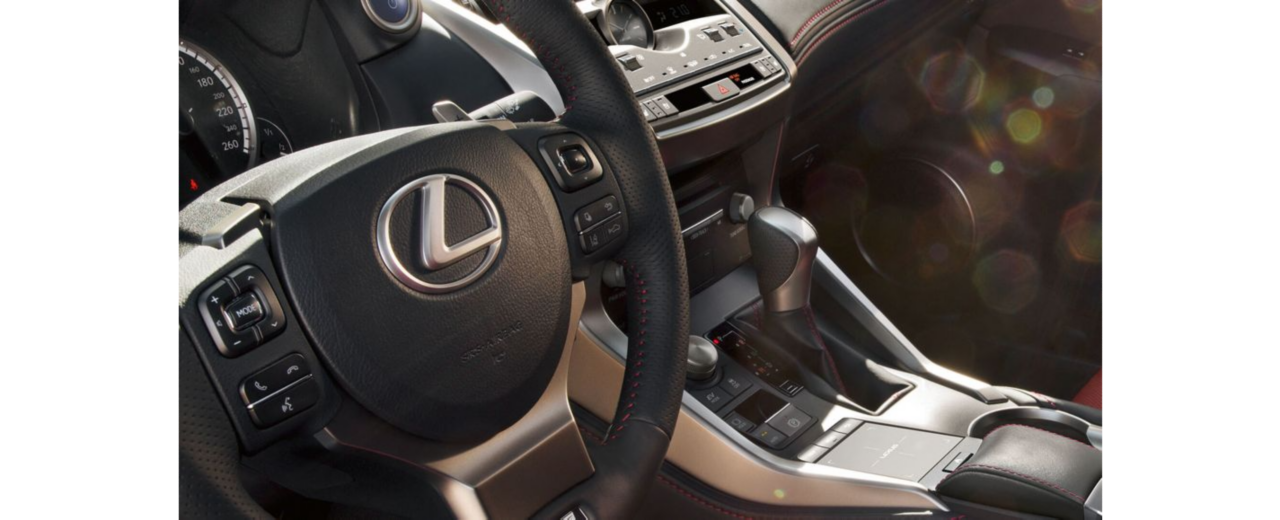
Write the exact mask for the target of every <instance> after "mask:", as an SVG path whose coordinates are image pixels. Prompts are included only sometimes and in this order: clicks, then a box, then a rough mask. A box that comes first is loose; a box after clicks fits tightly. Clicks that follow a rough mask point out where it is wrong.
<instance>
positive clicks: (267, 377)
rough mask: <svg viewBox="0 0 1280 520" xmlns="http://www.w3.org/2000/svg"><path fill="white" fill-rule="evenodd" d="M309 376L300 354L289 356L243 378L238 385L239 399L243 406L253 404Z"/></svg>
mask: <svg viewBox="0 0 1280 520" xmlns="http://www.w3.org/2000/svg"><path fill="white" fill-rule="evenodd" d="M309 375H311V367H310V366H309V365H307V360H306V358H303V357H302V354H290V355H289V356H288V357H285V358H284V359H281V360H280V361H276V362H275V363H272V364H271V366H269V367H267V368H264V369H262V370H260V371H258V373H256V374H253V375H251V376H249V377H247V378H245V380H244V381H242V382H241V383H240V397H241V398H243V399H244V404H253V403H256V402H258V401H261V400H263V399H264V398H266V397H268V396H270V395H271V394H274V393H276V392H279V391H281V390H284V389H285V388H286V387H288V386H289V385H291V384H293V383H295V382H297V381H299V380H301V379H302V378H304V377H307V376H309Z"/></svg>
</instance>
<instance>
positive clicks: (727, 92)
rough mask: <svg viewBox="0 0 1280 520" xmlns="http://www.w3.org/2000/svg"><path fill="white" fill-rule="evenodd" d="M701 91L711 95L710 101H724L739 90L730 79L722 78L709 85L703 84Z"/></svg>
mask: <svg viewBox="0 0 1280 520" xmlns="http://www.w3.org/2000/svg"><path fill="white" fill-rule="evenodd" d="M702 91H703V92H706V93H707V95H708V96H711V100H712V101H724V100H726V99H729V98H731V97H733V96H736V95H738V93H739V92H741V90H740V89H738V86H737V85H735V84H734V83H733V81H732V80H728V79H722V80H720V81H717V82H715V83H712V84H710V85H703V86H702Z"/></svg>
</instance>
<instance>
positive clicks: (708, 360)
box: [685, 336, 720, 381]
mask: <svg viewBox="0 0 1280 520" xmlns="http://www.w3.org/2000/svg"><path fill="white" fill-rule="evenodd" d="M719 357H720V354H719V353H718V352H716V346H715V345H712V344H711V342H710V341H708V340H707V338H704V337H702V336H689V361H688V363H689V364H688V368H687V369H686V371H685V373H686V375H687V376H688V378H689V379H692V380H694V381H706V380H708V379H711V377H712V376H714V375H716V361H717V360H718V359H719Z"/></svg>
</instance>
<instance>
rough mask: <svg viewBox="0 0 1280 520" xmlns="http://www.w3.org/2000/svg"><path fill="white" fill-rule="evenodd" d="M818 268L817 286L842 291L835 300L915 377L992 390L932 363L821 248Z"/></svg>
mask: <svg viewBox="0 0 1280 520" xmlns="http://www.w3.org/2000/svg"><path fill="white" fill-rule="evenodd" d="M815 265H817V267H818V268H817V269H815V270H814V271H815V272H814V283H815V284H822V285H823V286H824V287H825V288H826V289H827V290H828V291H831V292H832V293H834V292H835V291H834V289H836V288H839V289H842V290H843V292H844V294H843V295H841V294H834V296H835V297H836V299H837V300H839V301H840V303H841V305H843V306H844V308H845V310H846V311H849V313H850V314H852V315H853V317H854V318H855V319H857V320H858V322H859V323H861V324H862V326H863V327H866V329H867V330H868V331H870V332H871V334H872V335H873V336H875V338H876V339H877V340H879V341H880V343H881V344H883V345H884V346H885V348H886V349H888V350H889V352H890V353H891V354H893V356H894V357H895V358H897V359H898V361H900V362H902V364H903V366H905V367H906V368H907V369H909V370H911V371H912V372H916V373H928V374H930V375H932V376H934V377H937V378H939V379H944V380H947V381H949V382H951V383H954V384H956V385H958V386H961V387H964V388H971V389H979V388H985V387H988V386H990V385H988V384H987V383H985V382H982V381H979V380H977V379H974V378H972V377H969V376H966V375H964V374H961V373H959V372H955V371H953V370H951V369H948V368H946V367H943V366H942V365H938V364H937V363H934V362H933V361H931V360H929V358H928V357H926V356H925V355H924V354H923V353H921V352H920V350H919V349H917V348H916V346H915V345H914V344H912V343H911V340H909V339H907V337H906V336H905V335H904V334H902V331H900V330H898V328H897V327H895V326H894V325H893V322H891V321H889V318H888V317H887V316H885V315H884V313H883V312H880V309H879V308H877V307H876V305H875V304H874V303H871V299H869V298H867V295H866V294H864V293H863V292H862V290H861V289H858V286H856V285H854V284H853V281H852V280H850V279H849V277H848V276H847V275H845V274H844V271H842V270H840V267H839V266H837V265H836V263H835V261H834V260H832V259H831V257H830V256H827V253H826V251H823V250H822V248H818V258H817V261H816V262H815ZM842 296H843V297H842Z"/></svg>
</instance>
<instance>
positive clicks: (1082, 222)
mask: <svg viewBox="0 0 1280 520" xmlns="http://www.w3.org/2000/svg"><path fill="white" fill-rule="evenodd" d="M1058 235H1059V238H1061V240H1062V241H1063V243H1065V244H1066V246H1067V250H1068V251H1069V252H1070V253H1071V257H1072V258H1074V259H1075V260H1076V261H1078V262H1084V263H1090V264H1096V263H1099V262H1101V261H1102V204H1101V203H1099V202H1095V201H1089V202H1085V203H1083V204H1080V205H1078V206H1076V207H1074V208H1071V209H1070V210H1068V211H1067V212H1066V214H1064V215H1063V216H1062V226H1061V227H1060V229H1059V231H1058Z"/></svg>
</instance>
